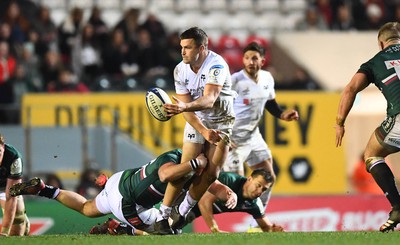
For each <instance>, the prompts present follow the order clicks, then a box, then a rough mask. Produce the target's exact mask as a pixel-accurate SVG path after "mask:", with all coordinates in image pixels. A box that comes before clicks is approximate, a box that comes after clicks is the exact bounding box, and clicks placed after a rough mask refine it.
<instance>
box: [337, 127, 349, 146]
mask: <svg viewBox="0 0 400 245" xmlns="http://www.w3.org/2000/svg"><path fill="white" fill-rule="evenodd" d="M335 130H336V147H338V146H341V145H342V140H343V136H344V133H345V131H346V130H345V129H344V126H339V125H336V126H335Z"/></svg>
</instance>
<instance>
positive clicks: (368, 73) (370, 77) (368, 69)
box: [357, 61, 374, 83]
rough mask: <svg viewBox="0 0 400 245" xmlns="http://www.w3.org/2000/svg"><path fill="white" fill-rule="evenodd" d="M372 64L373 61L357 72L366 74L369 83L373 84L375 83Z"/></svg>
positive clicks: (362, 66)
mask: <svg viewBox="0 0 400 245" xmlns="http://www.w3.org/2000/svg"><path fill="white" fill-rule="evenodd" d="M371 63H372V62H371V61H368V62H365V63H364V64H362V65H361V66H360V68H359V69H358V71H357V73H364V74H365V76H367V80H368V82H369V83H372V82H373V81H374V77H373V73H372V70H371V66H372V64H371Z"/></svg>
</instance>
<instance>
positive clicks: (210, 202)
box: [92, 169, 284, 235]
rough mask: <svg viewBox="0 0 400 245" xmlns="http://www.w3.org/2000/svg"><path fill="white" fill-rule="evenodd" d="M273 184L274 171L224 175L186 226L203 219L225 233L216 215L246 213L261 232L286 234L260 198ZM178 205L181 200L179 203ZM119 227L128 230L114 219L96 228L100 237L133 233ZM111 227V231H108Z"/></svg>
mask: <svg viewBox="0 0 400 245" xmlns="http://www.w3.org/2000/svg"><path fill="white" fill-rule="evenodd" d="M273 182H274V179H273V176H272V175H271V172H269V171H267V170H265V169H258V170H254V171H253V172H252V174H251V175H250V176H249V177H247V178H246V177H243V176H242V175H239V174H236V173H227V172H221V173H220V174H219V177H218V179H217V180H216V181H215V182H214V183H213V184H211V185H210V188H209V189H208V190H207V191H206V193H204V195H203V196H202V197H201V199H200V201H199V202H198V203H197V204H196V205H195V206H194V207H193V209H191V211H190V212H189V213H188V215H187V216H186V220H185V224H184V225H186V224H188V223H190V222H192V221H193V220H194V219H195V218H197V217H199V216H202V217H203V219H204V221H205V222H206V224H207V226H208V227H209V228H210V230H211V232H213V233H217V232H224V231H221V230H220V229H219V227H218V224H217V222H216V221H215V219H214V214H219V213H225V212H245V213H248V214H250V215H251V216H252V217H253V218H254V219H255V220H256V222H257V224H258V226H259V227H260V230H261V231H263V232H280V231H284V229H283V227H282V226H279V225H276V224H272V223H271V222H270V221H269V219H268V218H267V216H266V215H265V209H264V206H263V203H262V201H261V199H260V196H261V195H262V194H263V193H264V192H265V191H267V190H268V189H269V188H271V186H272V184H273ZM221 186H227V187H229V189H230V190H231V191H232V193H230V191H226V188H225V189H224V188H221ZM184 197H185V192H182V193H181V196H180V197H179V198H178V199H183V198H184ZM177 202H180V201H179V200H177ZM234 204H235V205H234ZM118 225H120V226H123V227H125V225H124V224H117V223H116V222H115V221H114V220H112V219H109V220H107V221H106V222H104V223H103V224H102V225H99V226H96V227H95V229H97V230H98V231H99V232H98V233H99V234H111V235H119V234H131V232H127V233H116V232H114V230H115V227H117V226H118ZM110 227H112V229H109V228H110ZM92 230H93V228H92ZM117 230H121V229H117Z"/></svg>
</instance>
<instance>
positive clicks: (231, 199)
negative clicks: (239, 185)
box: [225, 191, 237, 209]
mask: <svg viewBox="0 0 400 245" xmlns="http://www.w3.org/2000/svg"><path fill="white" fill-rule="evenodd" d="M226 194H227V196H228V200H226V202H225V207H227V208H229V209H234V208H235V207H236V205H237V195H236V193H235V192H233V191H227V193H226Z"/></svg>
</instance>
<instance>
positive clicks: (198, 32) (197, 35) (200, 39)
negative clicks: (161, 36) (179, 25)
mask: <svg viewBox="0 0 400 245" xmlns="http://www.w3.org/2000/svg"><path fill="white" fill-rule="evenodd" d="M180 38H181V40H182V39H193V40H194V42H195V44H196V45H197V47H200V45H203V46H204V47H206V48H207V46H208V36H207V33H206V32H205V31H203V30H202V29H200V28H199V27H197V26H194V27H191V28H189V29H187V30H186V31H184V32H182V34H181V35H180Z"/></svg>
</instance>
